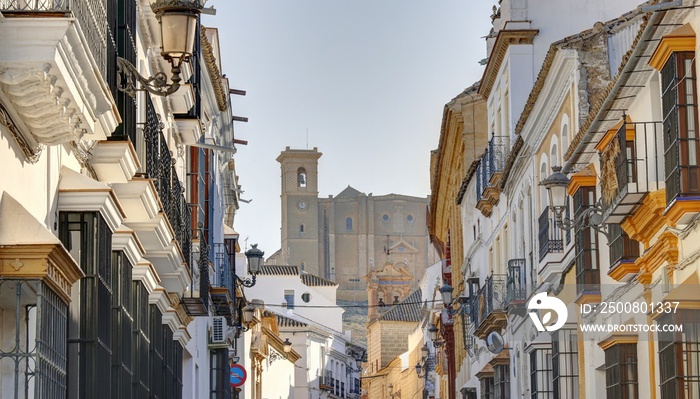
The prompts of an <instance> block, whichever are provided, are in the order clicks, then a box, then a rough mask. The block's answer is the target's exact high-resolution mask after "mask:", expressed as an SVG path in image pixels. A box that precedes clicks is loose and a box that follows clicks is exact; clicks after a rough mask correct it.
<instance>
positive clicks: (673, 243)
mask: <svg viewBox="0 0 700 399" xmlns="http://www.w3.org/2000/svg"><path fill="white" fill-rule="evenodd" d="M677 263H678V237H676V236H675V235H674V234H673V233H672V232H670V231H665V232H663V233H661V235H659V238H658V240H657V241H656V242H655V243H654V245H653V246H652V247H651V248H649V249H648V250H647V251H646V253H644V255H642V256H641V257H640V258H638V259H637V260H636V261H635V264H636V265H638V266H639V270H640V271H642V273H643V274H644V273H648V274H651V275H653V274H654V272H656V270H658V269H659V268H660V267H661V266H662V265H665V264H669V265H676V264H677ZM640 281H641V280H640Z"/></svg>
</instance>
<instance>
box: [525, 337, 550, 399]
mask: <svg viewBox="0 0 700 399" xmlns="http://www.w3.org/2000/svg"><path fill="white" fill-rule="evenodd" d="M553 390H554V387H553V384H552V349H551V348H542V349H535V350H534V351H532V352H531V353H530V397H531V398H532V399H552V397H553V394H554V393H553Z"/></svg>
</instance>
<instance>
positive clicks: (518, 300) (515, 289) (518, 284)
mask: <svg viewBox="0 0 700 399" xmlns="http://www.w3.org/2000/svg"><path fill="white" fill-rule="evenodd" d="M526 299H527V289H526V287H525V259H511V260H509V261H508V280H507V281H506V300H505V303H504V306H505V307H508V306H511V305H520V304H523V303H524V302H525V300H526Z"/></svg>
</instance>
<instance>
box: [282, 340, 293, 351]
mask: <svg viewBox="0 0 700 399" xmlns="http://www.w3.org/2000/svg"><path fill="white" fill-rule="evenodd" d="M283 345H284V353H289V352H291V351H292V343H291V342H290V341H289V338H285V339H284V343H283Z"/></svg>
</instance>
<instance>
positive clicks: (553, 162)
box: [549, 136, 561, 166]
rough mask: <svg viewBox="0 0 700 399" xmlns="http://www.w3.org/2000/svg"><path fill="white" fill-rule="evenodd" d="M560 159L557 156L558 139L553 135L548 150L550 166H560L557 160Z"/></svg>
mask: <svg viewBox="0 0 700 399" xmlns="http://www.w3.org/2000/svg"><path fill="white" fill-rule="evenodd" d="M560 159H561V157H559V140H558V139H557V136H553V137H552V145H551V148H550V150H549V163H550V166H561V162H559V160H560Z"/></svg>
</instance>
